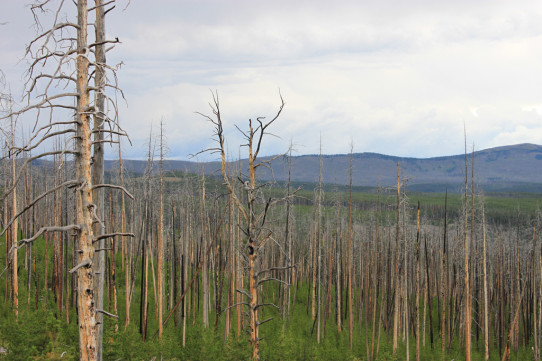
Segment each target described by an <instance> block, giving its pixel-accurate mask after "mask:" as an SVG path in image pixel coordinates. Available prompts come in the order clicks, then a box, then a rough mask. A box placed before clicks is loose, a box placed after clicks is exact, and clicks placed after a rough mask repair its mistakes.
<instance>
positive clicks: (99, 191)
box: [92, 0, 106, 360]
mask: <svg viewBox="0 0 542 361" xmlns="http://www.w3.org/2000/svg"><path fill="white" fill-rule="evenodd" d="M94 2H95V5H96V10H95V11H96V24H95V29H96V43H97V44H98V45H97V46H96V47H95V54H96V63H98V64H100V65H99V66H97V67H96V70H95V71H96V75H95V78H94V86H95V87H96V89H99V90H100V91H96V92H95V94H96V95H95V97H96V99H95V107H96V114H95V116H94V131H95V133H94V144H93V149H94V154H93V158H92V159H93V164H92V183H93V184H103V183H104V149H103V139H104V133H103V129H104V122H105V104H104V103H105V97H104V93H103V91H105V81H106V80H105V69H104V67H103V65H104V64H105V63H106V59H105V44H104V42H105V13H104V6H103V0H95V1H94ZM92 200H93V201H94V204H95V211H96V216H97V217H98V219H99V220H100V221H101V222H97V223H95V224H94V228H93V232H94V234H95V235H97V236H100V235H102V234H104V233H105V229H104V223H103V220H104V219H105V217H104V215H105V212H104V204H105V202H104V190H103V188H96V189H94V190H93V191H92ZM105 248H106V247H105V239H103V238H102V239H100V240H99V241H98V242H96V249H97V250H99V251H97V252H96V253H95V255H94V260H93V262H94V267H95V269H96V276H95V279H94V280H95V282H94V293H95V299H96V308H98V309H103V308H104V301H103V292H104V276H105ZM96 324H97V326H96V327H97V328H96V332H97V334H96V359H97V360H102V340H103V315H102V314H101V313H100V312H98V313H97V314H96Z"/></svg>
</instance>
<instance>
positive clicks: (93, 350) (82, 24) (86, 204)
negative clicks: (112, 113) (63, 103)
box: [75, 0, 99, 361]
mask: <svg viewBox="0 0 542 361" xmlns="http://www.w3.org/2000/svg"><path fill="white" fill-rule="evenodd" d="M87 15H88V12H87V1H86V0H79V1H78V3H77V19H78V25H79V28H78V30H77V47H78V48H77V54H78V55H79V56H78V57H77V93H78V94H79V97H78V102H77V136H78V137H77V139H76V150H77V154H76V155H75V176H76V179H77V180H80V181H81V185H80V186H79V187H78V188H77V191H76V210H77V212H76V223H77V224H78V225H79V226H80V227H81V229H80V230H79V237H78V249H79V253H78V256H79V257H78V264H79V265H86V266H80V267H79V268H78V269H77V279H78V280H79V282H78V295H79V297H78V318H79V358H80V359H81V360H82V361H87V360H88V361H93V360H98V349H97V347H98V346H97V332H98V330H97V324H96V310H97V309H98V307H99V305H98V304H97V300H96V297H95V296H96V295H95V293H94V290H95V288H94V279H95V277H94V270H95V269H96V265H92V260H93V259H94V247H93V244H92V242H93V238H94V234H93V229H92V214H91V204H92V191H91V187H92V178H91V174H90V173H91V172H90V164H91V160H92V154H91V147H92V141H91V129H90V115H89V114H88V112H87V111H86V110H87V109H88V107H89V105H90V99H89V85H88V74H89V61H88V58H87V57H86V56H84V54H85V53H86V52H87V51H88V45H87Z"/></svg>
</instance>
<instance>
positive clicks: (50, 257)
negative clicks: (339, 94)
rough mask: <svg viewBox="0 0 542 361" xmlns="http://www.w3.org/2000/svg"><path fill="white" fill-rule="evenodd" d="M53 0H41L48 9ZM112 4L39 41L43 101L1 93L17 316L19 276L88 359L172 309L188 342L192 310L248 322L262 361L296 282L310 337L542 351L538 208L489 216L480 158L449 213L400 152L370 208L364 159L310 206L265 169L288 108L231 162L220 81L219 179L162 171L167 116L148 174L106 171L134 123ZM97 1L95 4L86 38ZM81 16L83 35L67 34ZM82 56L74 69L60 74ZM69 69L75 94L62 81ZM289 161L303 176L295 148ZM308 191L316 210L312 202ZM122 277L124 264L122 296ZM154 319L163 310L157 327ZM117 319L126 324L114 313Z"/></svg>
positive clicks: (9, 272) (212, 324)
mask: <svg viewBox="0 0 542 361" xmlns="http://www.w3.org/2000/svg"><path fill="white" fill-rule="evenodd" d="M46 3H47V2H44V3H42V4H37V5H35V7H34V8H33V9H34V10H35V11H40V10H41V7H42V6H45V5H46ZM112 3H113V2H106V3H103V2H101V1H99V0H96V2H95V5H94V6H89V5H88V4H86V1H84V0H80V1H79V2H78V3H77V11H78V16H77V21H75V22H73V23H70V22H65V23H61V22H59V21H58V19H56V20H55V22H54V23H53V25H52V27H51V29H50V30H47V31H45V32H43V34H40V36H38V37H37V38H36V39H34V41H32V43H31V44H30V45H29V47H28V56H29V57H30V59H31V60H32V62H31V67H30V69H29V87H28V89H27V90H28V95H29V98H30V96H32V94H34V95H36V89H35V88H36V86H38V85H37V84H38V83H41V82H43V83H44V84H43V85H39V86H41V88H40V92H39V93H38V94H37V99H34V101H33V102H30V103H28V105H27V106H26V107H24V108H23V109H21V110H19V111H13V110H12V109H11V108H10V106H6V104H9V101H10V98H9V97H5V96H2V102H3V105H4V111H5V112H4V113H5V114H6V115H5V116H3V119H4V120H6V121H9V127H8V126H3V127H2V130H3V133H4V148H3V162H2V168H1V172H2V184H3V191H4V193H3V198H2V200H3V202H2V212H3V214H2V219H1V221H2V229H3V231H2V233H3V234H5V248H3V249H4V252H5V254H4V257H3V262H4V267H5V269H4V270H3V272H2V277H4V278H5V294H4V299H5V300H6V301H9V302H11V304H12V307H13V310H14V313H15V314H17V313H18V310H19V305H20V302H21V300H19V294H20V293H21V289H20V288H19V286H23V289H24V290H25V292H26V294H27V298H26V303H27V304H29V305H30V304H32V305H33V307H35V308H39V307H49V306H48V304H49V303H51V302H52V303H54V309H55V312H56V314H57V317H59V318H61V317H62V319H64V320H65V322H67V323H69V322H75V321H74V320H73V319H71V318H70V313H71V314H72V315H73V311H74V310H76V312H77V322H78V324H79V327H80V354H81V359H88V360H96V359H101V357H102V356H101V354H100V350H101V346H100V342H101V339H100V336H99V335H100V334H101V332H102V331H101V327H103V326H104V325H107V323H106V322H105V321H104V320H102V315H108V316H113V317H116V318H120V319H121V321H122V322H123V324H124V328H125V329H126V328H128V327H130V325H132V323H133V322H139V331H140V333H141V337H142V340H143V341H145V340H146V339H148V338H149V336H150V335H151V334H152V333H156V334H157V335H158V337H162V334H163V332H164V326H165V325H166V324H167V323H168V321H169V320H171V322H170V323H173V326H171V327H172V328H174V330H176V331H175V332H179V333H180V335H181V344H182V345H183V346H184V345H185V342H186V335H187V332H188V331H187V330H188V329H189V328H190V327H194V325H195V324H196V323H197V322H198V323H199V322H201V323H202V326H203V327H205V328H209V329H213V330H215V332H216V330H217V329H218V325H219V317H224V318H225V323H224V338H225V339H228V338H229V337H244V336H243V334H244V332H245V331H246V332H248V334H249V340H250V343H251V345H252V347H253V358H254V359H258V358H259V354H260V340H261V338H262V337H261V336H260V331H261V333H263V334H264V333H265V328H264V327H265V326H264V327H261V326H262V325H263V324H264V323H266V322H267V321H268V320H270V319H271V318H272V317H276V315H282V316H283V318H284V320H285V322H286V325H287V324H288V320H290V318H291V317H292V316H291V315H292V314H293V310H294V308H295V307H303V306H302V303H303V302H305V299H300V297H299V295H298V291H299V290H300V288H302V287H303V286H304V285H308V286H309V290H310V291H308V293H307V298H306V305H305V306H306V314H307V317H311V316H312V319H313V320H314V327H313V329H316V332H315V335H314V338H315V340H316V341H317V342H321V341H322V340H323V339H324V338H325V337H326V336H327V335H329V333H331V332H337V333H341V332H342V331H343V328H344V327H348V333H349V347H350V348H353V345H354V344H363V345H364V347H365V350H366V358H367V359H368V360H375V359H376V358H377V356H378V355H379V352H380V350H381V345H382V343H383V342H387V341H385V340H387V339H389V340H390V344H391V348H392V351H393V353H394V354H396V355H397V353H398V352H400V351H399V350H400V348H399V345H400V343H403V344H405V345H407V347H406V350H407V351H404V352H405V353H406V354H405V355H397V356H398V357H399V358H404V359H409V357H410V356H411V353H412V355H413V356H415V357H416V359H417V360H419V359H420V358H421V354H422V353H423V351H424V350H423V349H424V348H430V349H434V350H437V349H439V350H440V352H441V353H442V355H443V359H444V357H445V355H446V352H447V350H449V349H450V348H452V347H453V345H456V344H461V345H463V346H464V349H465V351H464V355H465V359H470V353H471V347H472V346H471V345H482V346H483V350H484V356H485V358H486V359H488V358H489V356H490V355H491V354H495V353H497V354H498V355H502V359H506V358H508V357H509V355H510V352H511V351H514V350H518V349H519V348H522V347H523V348H524V347H532V351H533V358H534V359H535V360H539V359H540V345H541V341H542V340H541V339H540V338H541V337H542V332H541V326H542V325H541V320H542V294H541V292H542V277H541V276H542V247H541V245H540V242H539V239H540V237H539V233H538V229H539V217H540V215H539V214H532V215H528V216H527V217H528V222H526V221H525V216H524V217H523V218H520V216H519V210H518V217H517V219H514V220H510V222H509V224H506V223H503V222H502V221H499V222H495V221H494V220H493V221H488V218H487V217H486V211H485V208H484V204H483V196H479V195H477V194H476V192H475V188H474V184H475V176H474V158H473V159H472V160H471V161H470V166H471V179H470V183H469V179H468V174H469V169H468V165H469V161H468V159H467V157H466V159H465V167H466V168H465V187H464V190H465V192H464V194H463V205H462V207H463V209H462V211H459V212H457V210H456V212H455V213H454V214H455V216H454V217H450V213H449V212H448V206H447V195H446V196H445V197H446V198H445V199H446V200H445V206H444V210H443V215H444V216H443V217H441V218H438V219H435V218H433V217H432V218H429V217H426V216H427V214H424V208H423V205H422V207H421V208H420V205H418V207H417V208H416V209H414V208H413V207H411V206H410V205H409V203H408V197H407V184H408V182H407V180H406V179H405V177H402V176H401V172H400V166H399V165H398V166H397V182H396V184H395V185H394V186H392V187H390V188H388V189H381V188H380V187H379V200H378V202H377V204H376V205H372V206H371V207H369V208H367V207H364V208H363V209H362V207H361V206H360V203H359V202H356V201H355V200H353V197H352V187H351V184H352V174H353V172H352V164H350V169H349V170H348V169H345V172H350V179H351V182H350V191H349V194H348V195H341V194H338V193H337V192H331V194H328V195H325V194H324V193H323V187H322V179H321V177H320V181H319V184H318V187H317V189H316V193H315V197H314V201H311V200H303V199H298V198H295V196H294V195H295V191H292V189H291V185H290V182H288V184H287V187H286V189H285V190H284V194H279V193H277V192H279V191H278V190H277V188H276V187H275V188H272V189H267V188H266V187H263V186H262V185H261V184H259V183H258V180H257V169H258V168H259V167H263V166H266V164H267V163H268V161H267V160H264V161H262V160H261V158H259V153H260V151H261V146H262V140H263V139H264V137H265V135H266V132H267V129H268V127H269V126H270V125H272V124H273V123H274V122H275V121H276V120H277V119H278V117H279V115H280V114H281V111H282V109H283V107H284V102H283V101H282V98H281V105H280V107H279V111H278V113H277V114H276V115H275V116H274V117H273V118H271V120H270V121H266V120H265V119H263V118H256V121H254V122H253V121H249V123H248V130H246V131H242V134H243V136H244V137H245V140H246V142H247V143H246V144H245V145H246V146H247V149H248V155H247V157H248V164H249V165H248V169H243V168H242V167H241V166H237V167H236V166H235V163H233V162H228V161H227V159H228V155H227V154H226V151H225V140H224V133H223V123H222V118H221V114H220V107H219V102H218V95H217V94H214V95H213V103H211V108H212V112H213V115H212V116H205V117H206V119H207V120H209V121H210V122H211V123H212V125H213V126H214V127H215V134H214V135H215V137H216V140H217V144H218V145H217V147H216V148H215V149H212V150H214V151H217V152H218V154H219V155H220V158H221V163H222V171H221V173H222V174H221V176H220V178H219V180H217V178H216V177H213V176H211V177H210V176H207V177H206V176H205V174H204V173H203V174H202V175H201V176H199V175H186V174H181V175H179V174H177V175H175V174H167V172H165V171H164V157H165V155H164V149H165V148H164V147H165V144H164V141H165V140H164V137H163V128H162V127H161V128H160V137H159V144H158V145H157V144H156V142H155V140H154V139H153V137H152V136H151V137H150V138H149V144H148V146H149V152H148V167H147V170H146V172H145V173H144V175H142V176H141V175H136V176H134V175H131V176H128V175H126V174H125V173H124V170H123V163H122V158H121V156H120V152H119V164H118V168H117V169H118V171H117V170H115V171H110V172H108V173H105V172H104V164H103V152H102V150H101V148H102V145H103V144H104V143H106V142H109V143H119V149H120V142H121V140H120V139H121V138H120V137H121V136H122V135H123V131H122V130H121V129H120V128H119V127H118V122H117V118H116V115H113V116H111V115H110V113H109V112H106V111H105V109H106V108H107V107H108V105H109V106H110V107H111V108H112V113H113V114H116V102H115V101H114V100H113V99H112V98H110V97H108V96H107V95H106V94H107V92H105V91H104V89H105V88H106V87H111V88H115V89H116V88H117V86H116V84H115V83H114V82H110V81H109V80H108V79H107V76H106V75H105V73H106V72H107V71H110V72H111V74H114V70H115V69H113V68H111V67H110V66H108V65H107V64H106V61H105V51H106V49H104V47H105V45H106V44H108V43H114V42H118V40H116V41H108V40H106V39H105V38H104V35H103V32H104V29H103V27H102V25H103V17H104V16H105V15H104V14H105V13H106V12H107V11H109V10H108V9H109V8H110V7H111V6H112ZM63 5H64V4H63V3H61V4H60V8H59V9H62V6H63ZM89 13H92V14H95V15H93V16H94V21H95V22H94V30H95V33H96V34H95V41H93V42H91V43H89V42H88V40H87V37H88V31H87V27H88V19H87V17H88V15H89ZM68 29H72V30H74V31H75V33H76V34H75V35H76V36H73V37H70V36H68V35H67V34H68V32H67V30H68ZM57 32H59V33H60V35H59V37H56V38H55V34H57ZM53 38H55V39H56V41H57V43H56V44H57V45H58V44H60V45H66V46H59V49H64V50H54V51H52V50H51V49H50V48H48V47H47V44H48V43H47V42H48V41H52V40H51V39H53ZM40 41H45V45H44V44H42V43H40ZM58 42H60V43H58ZM40 44H41V45H40ZM66 49H68V50H66ZM102 52H103V54H102ZM89 54H93V56H92V57H89V56H90V55H89ZM53 58H54V59H57V65H58V67H53V68H51V69H49V68H47V72H49V73H41V74H39V75H37V73H38V67H39V66H41V65H43V62H45V61H46V60H47V59H53ZM69 61H71V62H72V63H73V64H72V65H73V67H72V68H70V67H68V68H67V69H71V70H69V71H71V72H69V71H68V70H64V69H65V68H64V66H65V65H66V64H67V63H68V62H69ZM91 68H92V69H93V70H91ZM113 77H114V76H113ZM89 79H92V80H93V81H94V84H89ZM57 82H60V83H64V82H66V83H67V84H70V86H71V88H75V90H74V91H73V92H68V93H59V92H54V91H53V85H54V84H55V83H57ZM91 93H92V94H93V95H94V98H93V100H92V99H91V97H90V94H91ZM74 99H75V101H74ZM6 102H7V103H6ZM73 104H75V105H73ZM58 109H68V110H69V111H71V112H72V114H71V115H66V116H65V117H64V118H63V117H62V116H61V117H60V119H65V120H58V119H59V118H58V117H54V118H53V117H52V115H51V118H50V119H49V118H47V119H46V121H45V122H43V124H42V119H41V118H40V116H41V115H42V113H43V112H45V111H50V110H58ZM32 111H35V112H37V113H38V116H37V118H36V126H35V127H33V128H34V132H33V133H32V134H31V135H30V136H28V138H27V139H18V140H17V139H16V137H15V134H21V132H18V131H17V122H16V120H17V117H18V116H19V115H21V114H23V113H27V112H32ZM91 118H92V119H91ZM91 120H93V122H94V123H93V127H91ZM104 126H107V127H105V128H104ZM104 136H105V137H104ZM113 139H115V140H113ZM50 140H52V141H53V147H52V149H53V150H46V151H40V149H41V148H40V144H42V143H44V142H46V141H50ZM157 146H158V148H159V157H160V162H159V167H158V169H159V171H157V169H156V168H157V166H156V165H155V162H154V157H155V153H156V147H157ZM47 157H48V161H47V162H42V163H37V162H35V161H37V160H38V159H40V158H47ZM91 159H92V160H93V162H91ZM288 164H289V167H290V171H291V167H295V164H292V158H291V153H290V155H289V156H288ZM320 166H321V163H320ZM320 174H322V169H321V170H320ZM106 182H107V183H106ZM109 183H116V184H118V185H117V186H111V185H109ZM469 191H470V193H469ZM157 194H159V202H156V201H155V200H156V199H157V197H156V195H157ZM386 194H387V195H386ZM127 197H128V198H127ZM326 197H327V198H328V199H327V200H325V198H326ZM330 199H331V200H330ZM326 202H327V203H326ZM307 204H308V205H312V206H314V213H312V214H311V212H306V211H304V209H305V208H304V207H301V206H300V205H303V206H305V205H307ZM429 219H431V220H429ZM132 236H134V237H132ZM38 238H40V240H41V238H43V240H41V241H42V242H43V243H44V246H43V247H44V256H42V255H41V254H38V252H36V251H35V250H34V249H35V245H34V244H33V242H34V241H36V240H38ZM19 260H23V262H22V263H21V264H19V263H18V262H19ZM40 268H43V269H44V270H45V271H44V273H43V274H40V273H39V272H38V270H39V269H40ZM20 271H22V272H24V275H25V277H26V284H25V285H22V284H21V278H20V277H19V272H20ZM118 275H122V276H123V277H124V285H123V287H124V290H123V291H121V290H120V283H118V282H117V277H118ZM149 292H150V294H149ZM23 302H24V301H23ZM119 302H123V303H124V309H123V310H119V309H118V303H119ZM133 303H136V305H137V303H139V308H136V307H132V306H134V305H133ZM435 307H436V309H435ZM274 308H278V309H279V310H280V313H279V312H277V313H274V311H272V309H274ZM245 311H247V312H245ZM153 315H154V316H156V317H152V316H153ZM149 316H150V317H151V319H155V320H156V321H157V322H149ZM164 316H166V317H165V318H164ZM200 316H201V317H200ZM213 317H214V319H213ZM263 317H265V318H263ZM200 320H201V321H200ZM154 324H156V329H151V330H150V332H151V334H149V333H148V331H149V325H154ZM330 325H333V327H331V326H330ZM355 325H359V326H360V328H362V329H364V330H365V332H364V333H360V332H357V331H356V328H355ZM132 326H134V325H132ZM113 327H114V329H115V331H118V329H119V328H118V322H117V321H115V324H114V326H113ZM311 334H313V333H312V332H311ZM362 334H363V336H362ZM384 334H386V335H387V336H388V337H387V338H385V337H383V335H384ZM426 336H428V337H429V342H426ZM411 337H412V338H413V339H414V340H415V343H414V344H415V350H412V352H411V350H410V348H409V346H408V345H409V340H410V338H411ZM438 344H440V345H438ZM435 352H437V351H435Z"/></svg>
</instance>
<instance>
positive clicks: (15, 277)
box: [11, 117, 19, 319]
mask: <svg viewBox="0 0 542 361" xmlns="http://www.w3.org/2000/svg"><path fill="white" fill-rule="evenodd" d="M14 128H15V127H14V124H13V117H12V118H11V146H12V147H14V146H15V139H14V138H15V129H14ZM11 173H12V183H13V184H12V186H13V193H12V195H11V202H12V203H11V214H12V215H13V216H15V215H16V214H17V186H16V182H17V179H16V177H17V176H16V174H17V173H16V167H15V154H12V156H11ZM18 231H19V225H18V219H17V218H15V220H14V221H13V223H12V225H11V238H12V239H11V244H13V245H14V246H15V247H13V254H12V261H11V266H12V267H11V269H12V271H11V276H12V287H13V288H12V290H13V311H14V313H15V317H16V319H17V317H18V315H19V280H18V265H17V262H18V253H17V246H18V244H17V233H18Z"/></svg>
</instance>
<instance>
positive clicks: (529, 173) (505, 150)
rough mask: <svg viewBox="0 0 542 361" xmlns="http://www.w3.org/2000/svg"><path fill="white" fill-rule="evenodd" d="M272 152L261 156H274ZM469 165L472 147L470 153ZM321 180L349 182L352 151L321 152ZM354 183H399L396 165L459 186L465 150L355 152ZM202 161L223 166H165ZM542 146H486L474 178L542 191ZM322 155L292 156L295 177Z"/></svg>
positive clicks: (267, 176) (281, 175) (109, 164)
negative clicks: (419, 154)
mask: <svg viewBox="0 0 542 361" xmlns="http://www.w3.org/2000/svg"><path fill="white" fill-rule="evenodd" d="M272 158H273V156H270V157H263V158H262V160H270V159H272ZM467 159H468V162H469V175H468V176H469V177H470V169H471V168H470V164H471V162H472V152H470V153H467ZM123 163H124V165H125V168H126V169H127V170H129V171H133V172H136V173H141V172H143V171H144V170H145V168H146V166H147V162H146V161H139V160H124V161H123ZM239 163H240V164H241V165H242V168H243V169H246V167H247V163H248V162H247V160H246V159H242V160H241V161H240V162H239V161H235V162H230V163H229V166H231V167H234V168H236V169H239ZM322 163H323V172H322V175H323V181H324V182H325V183H327V184H339V185H346V184H348V183H349V166H350V154H326V155H322ZM352 163H353V185H355V186H371V187H376V186H377V185H378V184H381V185H382V186H392V185H394V184H395V183H396V176H397V171H396V165H397V163H399V166H400V169H401V172H402V174H403V175H404V177H405V178H407V179H408V187H409V189H411V190H420V191H430V192H443V191H444V190H445V189H448V190H450V191H460V190H461V187H462V185H463V184H464V179H465V174H464V173H465V154H457V155H450V156H438V157H428V158H415V157H401V156H393V155H387V154H380V153H374V152H363V153H354V154H352ZM115 165H116V167H117V169H118V161H111V160H109V161H106V169H108V170H112V169H114V168H115ZM202 166H203V167H204V169H205V172H206V173H207V174H211V175H213V174H214V173H216V172H219V171H220V162H205V163H197V162H190V161H178V160H168V161H166V162H165V164H164V169H166V170H168V171H185V172H191V173H201V170H202ZM541 170H542V145H537V144H532V143H522V144H515V145H506V146H499V147H494V148H488V149H482V150H478V151H475V152H474V175H475V183H476V184H478V185H479V186H481V187H482V188H483V189H485V190H487V191H507V192H508V191H522V192H542V177H541V176H540V171H541ZM318 172H319V155H317V154H305V155H299V156H292V175H291V179H292V181H295V182H300V183H315V182H317V181H318ZM258 176H259V179H260V180H262V181H269V180H276V181H286V180H287V179H288V162H287V158H286V157H284V156H279V157H278V158H276V159H274V160H273V161H272V162H271V163H270V169H269V168H264V167H261V169H259V172H258Z"/></svg>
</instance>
